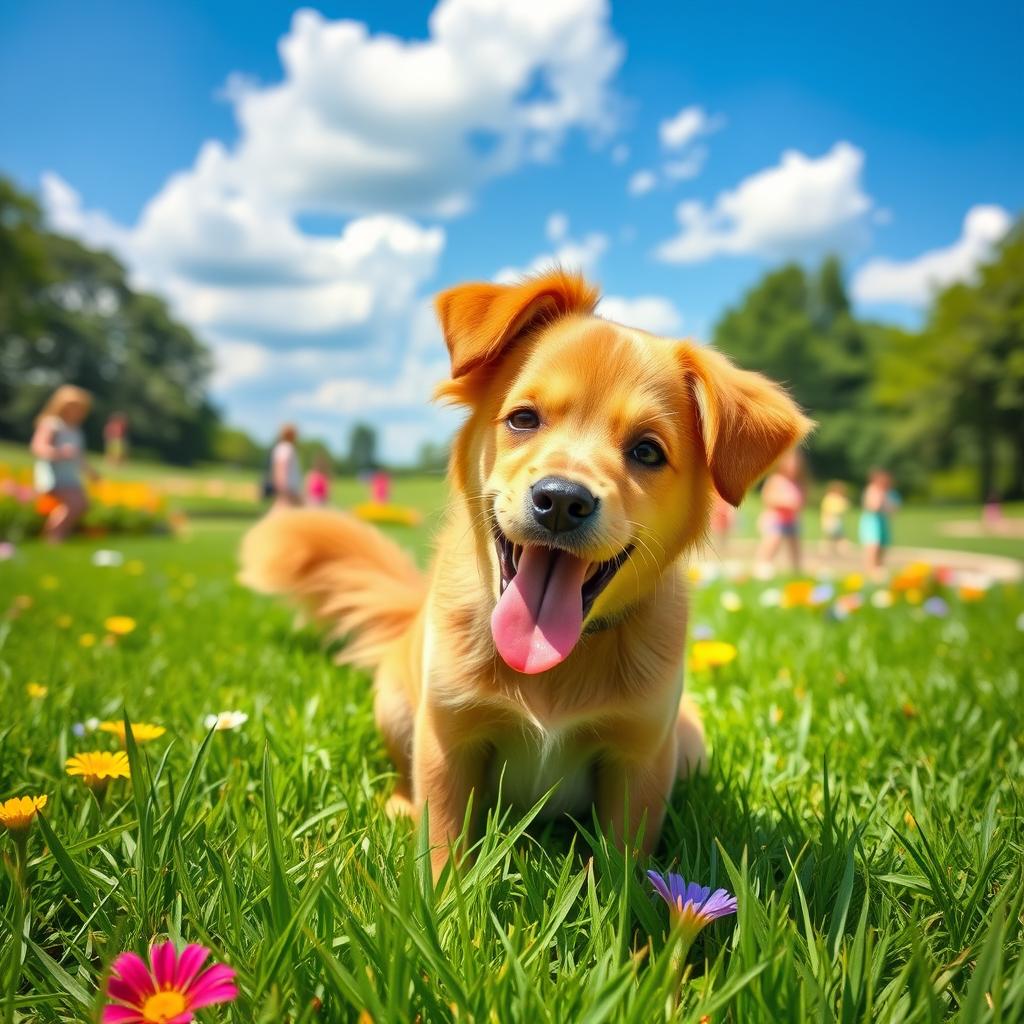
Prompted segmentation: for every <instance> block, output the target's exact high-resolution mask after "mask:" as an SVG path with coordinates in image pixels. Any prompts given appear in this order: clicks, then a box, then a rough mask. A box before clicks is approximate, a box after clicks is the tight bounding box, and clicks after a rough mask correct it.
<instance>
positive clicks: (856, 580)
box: [843, 572, 864, 590]
mask: <svg viewBox="0 0 1024 1024" xmlns="http://www.w3.org/2000/svg"><path fill="white" fill-rule="evenodd" d="M863 589H864V577H863V576H862V575H861V574H860V573H859V572H851V573H850V575H849V576H846V577H845V578H844V579H843V590H863Z"/></svg>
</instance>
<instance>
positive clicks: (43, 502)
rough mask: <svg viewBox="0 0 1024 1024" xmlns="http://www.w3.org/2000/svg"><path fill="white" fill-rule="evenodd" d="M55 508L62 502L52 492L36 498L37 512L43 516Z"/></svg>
mask: <svg viewBox="0 0 1024 1024" xmlns="http://www.w3.org/2000/svg"><path fill="white" fill-rule="evenodd" d="M55 508H60V502H59V501H58V500H57V499H56V498H55V497H54V496H53V495H52V494H40V495H39V497H38V498H36V512H37V513H38V514H39V515H41V516H48V515H49V514H50V513H51V512H52V511H53V510H54V509H55Z"/></svg>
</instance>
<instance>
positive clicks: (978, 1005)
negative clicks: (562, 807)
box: [0, 481, 1024, 1024]
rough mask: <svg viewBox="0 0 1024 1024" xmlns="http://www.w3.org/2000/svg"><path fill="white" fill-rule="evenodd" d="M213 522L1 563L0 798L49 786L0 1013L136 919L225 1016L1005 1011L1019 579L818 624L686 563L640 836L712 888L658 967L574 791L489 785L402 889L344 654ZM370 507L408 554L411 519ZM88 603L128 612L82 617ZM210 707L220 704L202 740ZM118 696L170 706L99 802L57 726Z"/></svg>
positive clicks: (49, 991) (362, 680)
mask: <svg viewBox="0 0 1024 1024" xmlns="http://www.w3.org/2000/svg"><path fill="white" fill-rule="evenodd" d="M403 486H407V487H408V488H409V489H408V490H407V491H406V492H405V494H404V495H403V493H402V487H403ZM416 488H418V491H417V490H416ZM437 488H438V484H437V483H436V482H434V481H429V482H425V483H419V484H418V483H417V482H416V481H411V482H409V483H408V484H407V485H403V484H400V485H399V489H398V493H397V494H396V497H397V498H398V499H399V500H416V501H420V502H422V503H424V504H425V505H426V504H428V503H430V502H433V501H434V500H435V497H436V494H437ZM238 536H239V526H238V524H236V523H234V522H231V521H228V520H211V521H209V522H208V523H203V522H198V523H197V525H196V528H195V530H194V532H193V534H192V536H191V537H190V539H188V540H186V541H173V540H168V539H152V540H149V539H131V540H123V541H107V542H104V546H108V547H116V548H117V549H118V550H120V551H122V552H123V553H124V555H125V558H126V559H128V560H137V561H138V562H140V563H141V565H142V567H143V571H142V572H141V574H138V575H135V574H133V573H132V572H130V571H128V569H126V568H125V567H122V568H106V569H101V568H97V567H94V566H93V565H92V564H91V554H92V551H93V550H94V548H95V545H89V544H86V543H84V542H75V543H72V544H70V545H68V546H67V547H65V548H63V549H51V548H46V547H43V546H41V545H31V544H26V545H23V546H22V548H21V549H20V550H19V555H18V558H17V559H16V560H15V561H13V562H7V563H2V564H0V613H3V612H4V610H5V609H7V610H8V611H7V617H6V618H4V619H0V699H2V700H3V706H4V708H5V713H4V715H3V717H2V719H0V796H2V797H7V796H9V795H12V794H15V793H30V792H31V793H47V794H49V804H48V806H47V808H46V822H47V826H48V827H47V830H46V834H43V832H42V831H41V829H40V828H39V827H38V826H37V827H36V828H35V829H34V830H33V834H32V836H31V841H30V845H29V852H30V865H29V876H30V883H31V897H30V904H29V906H28V908H27V913H26V914H25V927H24V930H23V936H24V938H23V941H20V942H19V941H16V940H15V938H14V936H13V935H12V926H13V925H14V922H15V921H16V920H17V918H18V913H19V912H18V909H17V906H18V903H17V900H16V893H15V889H14V886H13V885H12V882H11V880H10V878H9V874H8V873H3V874H2V875H0V913H2V917H0V972H2V974H0V986H2V987H0V1020H6V1021H10V1020H20V1021H25V1022H28V1021H31V1022H32V1024H36V1022H39V1024H51V1022H57V1021H61V1022H69V1021H75V1022H88V1021H95V1020H96V1019H97V1013H98V1008H99V1006H100V1005H101V1002H102V998H101V995H100V994H99V993H100V991H101V986H102V983H103V977H104V970H105V968H106V967H107V965H108V964H109V962H110V960H111V959H112V957H113V956H114V955H115V954H116V953H117V952H119V951H120V950H122V949H127V948H134V949H137V950H139V951H142V950H144V948H145V946H146V945H147V944H148V943H149V942H150V941H151V940H152V939H153V938H154V937H156V936H161V935H167V936H170V937H171V938H173V939H174V940H175V941H177V942H181V943H183V942H186V941H195V942H202V943H205V944H207V945H209V946H211V947H212V948H213V949H214V950H215V951H216V955H217V956H218V957H219V958H221V959H223V960H225V961H227V962H228V963H231V964H233V965H234V966H235V967H236V968H237V969H238V972H239V984H240V989H241V998H240V999H239V1001H238V1002H237V1003H236V1004H234V1005H233V1006H231V1007H219V1008H214V1009H212V1010H208V1011H204V1012H203V1013H202V1014H201V1017H202V1019H203V1020H207V1021H215V1020H217V1021H231V1022H235V1024H252V1022H254V1021H259V1022H268V1024H270V1022H274V1024H277V1022H281V1021H286V1020H287V1021H290V1022H294V1024H304V1022H306V1024H308V1022H312V1021H346V1020H353V1021H354V1020H356V1019H357V1018H358V1017H359V1015H360V1012H361V1011H365V1012H366V1013H367V1014H368V1015H369V1017H370V1018H372V1019H373V1020H374V1021H377V1022H383V1021H396V1022H397V1021H414V1020H418V1021H423V1022H427V1021H449V1020H458V1021H479V1022H484V1021H500V1022H511V1021H530V1022H537V1024H541V1022H552V1024H556V1022H557V1024H560V1022H565V1021H573V1022H575V1021H587V1022H594V1024H596V1022H599V1021H622V1022H646V1021H661V1020H668V1019H671V1020H678V1021H692V1022H697V1021H699V1020H702V1019H705V1018H707V1019H710V1020H712V1021H716V1022H718V1021H729V1022H737V1024H749V1022H762V1021H763V1022H776V1021H805V1020H806V1021H842V1022H853V1021H871V1022H873V1024H887V1022H896V1021H940V1020H948V1019H957V1020H959V1021H962V1022H964V1024H976V1022H983V1021H989V1020H992V1021H1004V1022H1010V1021H1020V1020H1021V1019H1024V967H1022V966H1021V947H1022V925H1021V918H1022V900H1024V866H1022V865H1024V857H1022V852H1024V851H1022V840H1024V828H1022V820H1024V819H1022V806H1021V779H1022V777H1024V775H1022V773H1024V754H1022V750H1021V738H1022V735H1024V729H1022V725H1024V722H1022V718H1024V715H1022V709H1024V700H1022V693H1021V669H1020V665H1021V653H1022V646H1024V645H1022V637H1024V634H1022V633H1021V632H1020V631H1019V630H1018V628H1017V627H1016V625H1015V623H1016V621H1017V617H1018V616H1019V615H1020V614H1021V613H1022V610H1024V595H1022V593H1021V591H1020V590H1019V589H1016V588H1015V589H1010V588H1000V589H998V590H995V591H992V592H990V593H989V594H988V596H986V598H985V599H984V600H983V601H980V602H977V603H971V604H961V603H960V602H959V601H957V600H956V598H955V597H954V598H951V599H950V604H951V613H950V615H949V617H947V618H941V619H940V618H928V617H925V616H924V614H923V612H922V611H921V609H920V608H911V607H909V606H907V605H905V604H900V605H897V606H896V607H894V608H892V609H888V610H880V609H875V608H873V607H870V606H868V607H866V608H865V609H863V610H861V611H858V612H856V613H854V614H853V615H852V616H851V617H850V618H849V619H847V620H845V621H841V622H836V621H832V620H829V619H827V618H826V617H825V616H824V615H823V614H822V613H821V612H819V611H814V610H810V609H794V610H789V611H782V610H779V609H769V608H762V607H761V606H760V605H759V603H758V601H757V597H758V588H757V586H756V585H754V584H743V585H740V586H738V587H736V588H735V589H738V590H739V592H740V593H741V595H742V596H743V598H744V608H743V609H742V610H741V611H739V612H735V613H728V612H726V611H725V610H724V609H723V608H722V606H721V603H720V601H719V598H720V594H721V589H720V588H719V587H718V586H717V585H716V586H711V587H707V588H705V589H701V590H699V591H697V592H696V593H695V595H694V612H693V621H694V622H695V623H700V624H702V625H704V626H707V627H709V628H710V629H712V630H713V631H714V634H715V635H716V636H717V637H718V638H720V639H724V640H728V641H731V642H732V643H734V644H736V646H737V647H738V649H739V655H738V657H737V659H736V661H734V662H733V663H732V664H731V665H730V666H727V667H726V668H724V669H721V670H718V671H717V672H716V673H715V674H712V675H707V674H701V675H698V676H695V677H693V678H692V679H691V680H690V682H689V684H688V686H689V689H690V692H692V693H693V694H694V696H695V698H696V700H697V701H698V703H699V704H700V706H701V708H702V709H703V713H704V715H705V718H706V722H707V727H708V733H709V737H710V740H711V743H712V747H713V757H712V767H711V771H710V774H709V775H707V776H706V777H702V778H700V779H697V780H695V781H693V782H691V783H689V784H682V785H680V786H679V787H678V788H677V791H676V793H675V794H674V797H673V799H672V803H671V809H670V813H669V820H668V824H667V826H666V829H665V834H664V837H663V839H662V842H661V844H660V846H659V848H658V850H657V853H656V855H655V857H654V858H653V861H652V864H653V865H655V866H657V867H659V868H664V869H669V868H671V869H673V870H678V871H680V872H682V873H683V874H684V875H686V877H687V878H690V879H694V880H697V881H700V882H702V883H705V884H710V885H724V886H726V887H727V888H729V889H731V890H732V891H734V892H735V893H736V894H737V895H738V898H739V907H740V909H739V913H738V915H737V917H736V918H735V919H726V920H725V921H722V922H718V923H717V924H715V925H713V926H712V927H710V928H709V929H708V930H707V931H705V933H704V934H703V935H702V936H701V938H700V939H699V940H698V942H697V944H696V945H695V947H694V948H693V950H692V951H691V953H690V956H689V962H688V971H689V974H688V977H687V979H686V980H685V981H684V982H682V983H680V982H679V981H678V980H677V978H676V973H677V972H676V964H675V962H674V957H673V947H672V944H671V942H669V941H668V940H667V938H666V935H665V930H666V913H665V908H664V907H663V906H660V905H657V904H656V903H655V901H654V900H653V898H652V894H651V892H650V887H649V886H648V884H647V883H646V881H645V879H644V876H643V869H644V868H646V867H647V866H648V865H647V864H646V863H645V862H643V861H641V860H640V859H638V858H636V857H635V856H633V855H630V856H629V857H626V858H624V857H623V856H622V855H620V854H619V853H618V852H617V850H616V848H615V847H614V845H612V844H609V843H608V842H607V841H606V840H605V838H604V837H603V836H602V835H601V834H600V831H599V830H598V829H596V828H595V825H594V823H593V822H591V821H583V822H581V823H580V825H581V829H580V830H579V831H577V830H575V829H573V828H571V827H559V828H556V829H553V830H552V829H542V828H540V827H539V826H537V825H533V826H530V827H529V828H528V827H527V821H526V820H521V819H520V817H519V816H518V812H516V813H512V812H507V813H506V814H505V815H504V816H503V817H502V819H501V820H500V821H497V820H493V819H492V821H491V823H490V824H489V826H488V828H487V830H486V834H485V837H484V838H483V840H482V842H481V845H480V847H479V849H478V851H477V856H476V860H475V862H474V864H473V865H472V866H471V867H468V868H465V869H463V870H461V871H459V872H458V873H454V874H451V875H449V876H448V877H446V878H444V879H443V880H442V883H441V885H440V886H439V887H438V888H435V887H433V886H432V885H431V882H430V878H429V869H428V867H427V862H426V859H425V856H424V848H423V845H422V843H421V842H420V840H419V838H418V837H417V835H416V833H415V831H414V830H413V829H412V828H411V827H410V826H409V825H408V824H407V823H405V822H398V823H394V822H392V821H390V820H389V819H388V818H387V816H386V815H385V813H384V801H385V799H386V797H387V795H388V794H389V792H390V788H391V786H392V784H393V775H392V772H391V767H390V765H389V763H388V760H387V758H386V756H385V754H384V750H383V747H382V744H381V742H380V740H379V738H378V736H377V733H376V731H375V728H374V724H373V716H372V698H371V693H370V685H369V680H368V678H367V677H366V676H365V675H364V674H361V673H358V672H353V671H349V670H345V669H339V668H337V667H335V666H334V665H333V664H332V663H331V660H330V658H329V657H328V656H327V655H326V654H325V652H324V651H323V649H322V647H321V645H320V642H319V640H318V638H317V637H316V635H315V634H313V633H312V632H311V631H308V630H300V631H295V630H293V628H292V615H291V613H290V612H289V611H287V610H286V609H284V608H282V607H280V606H278V605H275V604H273V603H271V602H268V601H266V600H263V599H261V598H259V597H257V596H255V595H253V594H250V593H248V592H246V591H245V590H242V589H241V588H240V587H239V586H237V585H236V584H235V582H234V581H233V572H234V549H235V546H236V543H237V540H238ZM400 537H401V539H402V540H403V542H405V543H407V544H410V545H411V546H413V547H415V548H416V549H417V550H418V551H419V552H420V553H422V552H423V551H425V549H426V546H427V540H426V537H427V533H426V529H422V530H418V531H404V532H403V533H401V534H400ZM131 568H132V569H134V570H136V571H137V569H138V566H135V565H133V566H132V567H131ZM18 595H26V596H28V597H30V598H31V605H30V606H29V607H26V608H22V607H20V606H21V605H24V604H25V603H26V602H23V601H18V600H16V598H17V596H18ZM112 614H128V615H131V616H132V617H134V618H135V619H136V620H137V622H138V628H137V629H136V631H135V632H134V633H132V634H131V635H130V636H128V637H126V638H124V639H123V640H121V641H120V642H118V643H117V645H116V646H113V647H108V646H105V645H104V644H102V643H99V644H97V645H96V646H94V647H91V648H85V647H82V646H81V645H80V643H79V637H80V636H81V634H83V633H93V634H97V635H102V633H103V620H104V618H105V617H106V616H108V615H112ZM60 616H70V617H71V620H72V624H71V626H70V628H60V627H59V626H58V624H57V620H58V618H59V617H60ZM29 681H34V682H37V683H40V684H43V685H45V686H47V687H48V694H47V696H46V697H44V698H42V699H38V698H34V699H29V698H27V697H26V690H25V686H26V684H27V683H28V682H29ZM227 708H240V709H243V710H245V711H247V712H248V713H249V714H250V716H251V718H250V720H249V722H248V723H247V725H246V726H245V727H244V728H243V729H241V730H240V731H239V732H237V733H230V734H229V733H222V734H214V735H212V736H209V737H208V736H207V735H206V733H205V731H204V729H203V726H202V719H203V717H204V715H206V714H207V713H209V712H212V711H219V710H222V709H227ZM124 711H127V713H128V714H129V715H130V716H131V717H132V718H134V719H136V720H139V721H153V722H157V723H161V724H163V725H165V726H167V728H168V733H167V735H166V736H164V737H162V738H161V739H159V740H156V741H154V742H151V743H149V744H146V745H144V746H142V747H140V748H139V750H138V753H137V756H134V761H135V770H134V778H133V782H132V783H131V785H130V786H128V785H125V784H124V783H121V784H118V785H117V786H114V787H112V789H111V792H110V793H109V795H108V798H107V801H106V804H105V806H103V807H102V808H100V807H98V806H97V805H96V803H95V802H94V801H93V800H92V798H91V797H90V796H89V795H88V793H87V792H86V791H85V789H84V787H83V786H82V785H81V784H79V783H78V782H77V781H76V780H73V779H70V778H68V777H66V776H65V775H64V772H63V763H64V760H65V758H66V757H67V756H68V755H69V754H70V753H73V752H75V751H81V750H86V749H95V748H105V749H112V748H113V746H114V742H113V738H112V737H110V736H107V735H104V734H95V735H92V736H89V737H87V738H84V739H80V738H77V737H76V736H75V735H74V734H73V732H72V725H73V724H74V723H76V722H81V721H83V720H85V719H86V718H88V717H89V716H98V717H100V718H119V717H120V716H121V715H122V713H123V712H124ZM0 847H2V848H3V851H4V853H5V855H8V860H9V855H10V854H11V851H12V849H13V848H12V845H11V843H10V841H9V840H7V839H3V838H0ZM363 1019H364V1020H366V1019H367V1018H363Z"/></svg>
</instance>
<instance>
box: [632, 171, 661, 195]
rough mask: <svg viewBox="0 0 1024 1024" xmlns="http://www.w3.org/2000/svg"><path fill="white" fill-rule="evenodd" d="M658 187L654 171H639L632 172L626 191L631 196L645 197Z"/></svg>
mask: <svg viewBox="0 0 1024 1024" xmlns="http://www.w3.org/2000/svg"><path fill="white" fill-rule="evenodd" d="M657 185H658V176H657V175H656V174H655V173H654V171H650V170H641V171H634V173H633V174H631V175H630V178H629V183H628V184H627V185H626V191H627V192H628V193H629V194H630V195H631V196H645V195H647V193H648V192H650V191H651V190H652V189H654V188H656V187H657Z"/></svg>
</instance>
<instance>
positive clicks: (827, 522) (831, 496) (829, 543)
mask: <svg viewBox="0 0 1024 1024" xmlns="http://www.w3.org/2000/svg"><path fill="white" fill-rule="evenodd" d="M849 511H850V499H849V497H848V496H847V488H846V484H844V483H843V482H842V481H841V480H833V481H832V482H831V483H830V484H829V485H828V487H826V488H825V496H824V497H823V498H822V499H821V537H822V540H824V542H825V545H826V548H827V550H828V552H829V554H830V555H831V556H832V557H833V558H835V557H836V555H838V554H841V553H842V551H843V549H844V548H845V547H846V524H845V519H846V513H847V512H849Z"/></svg>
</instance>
